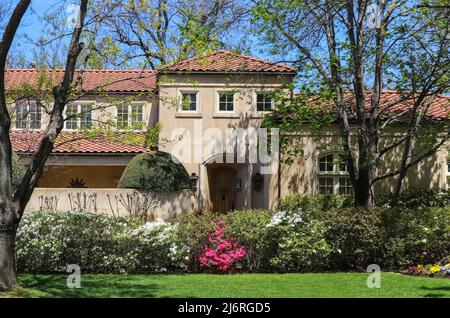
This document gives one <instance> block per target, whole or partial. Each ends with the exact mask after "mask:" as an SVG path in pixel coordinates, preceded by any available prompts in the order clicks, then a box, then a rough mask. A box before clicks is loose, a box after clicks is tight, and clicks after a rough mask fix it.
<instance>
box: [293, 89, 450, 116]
mask: <svg viewBox="0 0 450 318" xmlns="http://www.w3.org/2000/svg"><path fill="white" fill-rule="evenodd" d="M297 95H300V94H297ZM372 95H373V94H372V93H371V92H368V93H367V94H366V96H365V97H366V107H367V110H369V109H370V103H371V98H372ZM310 99H311V101H310V102H308V103H309V104H311V105H314V106H317V107H320V108H322V109H324V110H325V111H327V110H329V109H330V107H333V106H331V104H330V103H331V102H329V101H325V102H324V101H320V100H318V99H317V98H314V97H311V98H310ZM416 99H417V96H416V97H414V96H412V95H411V96H409V94H407V93H404V94H401V93H400V92H398V91H384V92H382V93H381V99H380V112H383V113H384V114H386V115H389V114H398V113H402V112H406V113H407V111H408V110H410V109H412V107H413V106H414V102H415V101H416ZM344 101H345V102H346V103H347V105H348V107H349V109H350V110H351V111H350V114H352V115H353V116H355V99H354V95H353V94H350V93H348V94H346V95H345V97H344ZM430 102H431V104H430V106H429V107H428V110H427V114H426V115H427V117H428V118H429V119H433V120H442V119H450V96H445V95H438V96H436V97H435V98H434V99H432V100H430Z"/></svg>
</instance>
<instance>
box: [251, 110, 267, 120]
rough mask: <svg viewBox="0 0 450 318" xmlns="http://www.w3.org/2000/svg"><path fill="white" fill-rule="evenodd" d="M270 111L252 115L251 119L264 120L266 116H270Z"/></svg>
mask: <svg viewBox="0 0 450 318" xmlns="http://www.w3.org/2000/svg"><path fill="white" fill-rule="evenodd" d="M269 113H270V111H267V112H257V113H252V114H251V118H255V119H262V118H264V116H265V115H267V114H269Z"/></svg>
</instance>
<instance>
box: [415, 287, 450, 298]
mask: <svg viewBox="0 0 450 318" xmlns="http://www.w3.org/2000/svg"><path fill="white" fill-rule="evenodd" d="M420 289H422V290H426V291H428V293H427V294H425V295H424V297H428V298H442V297H448V293H449V292H450V286H448V285H447V286H437V287H427V286H422V287H420ZM442 292H446V293H442Z"/></svg>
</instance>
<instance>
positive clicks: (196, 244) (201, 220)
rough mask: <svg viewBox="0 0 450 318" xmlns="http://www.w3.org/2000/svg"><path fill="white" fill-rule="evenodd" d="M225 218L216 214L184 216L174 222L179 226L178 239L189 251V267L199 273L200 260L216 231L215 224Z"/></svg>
mask: <svg viewBox="0 0 450 318" xmlns="http://www.w3.org/2000/svg"><path fill="white" fill-rule="evenodd" d="M223 219H224V216H223V215H218V214H214V213H204V214H200V215H194V214H182V215H179V216H178V217H177V218H176V219H175V220H174V221H175V223H176V224H177V231H178V238H179V240H180V242H182V243H183V244H184V245H186V246H187V247H188V249H189V263H188V267H189V268H191V269H192V270H194V271H199V270H200V266H199V262H198V258H199V256H200V255H202V253H203V248H204V246H205V245H206V244H207V243H208V235H209V234H210V233H212V232H213V231H214V228H215V227H214V223H215V222H217V221H219V220H222V221H223Z"/></svg>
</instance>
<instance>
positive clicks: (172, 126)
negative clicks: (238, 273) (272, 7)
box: [159, 74, 292, 210]
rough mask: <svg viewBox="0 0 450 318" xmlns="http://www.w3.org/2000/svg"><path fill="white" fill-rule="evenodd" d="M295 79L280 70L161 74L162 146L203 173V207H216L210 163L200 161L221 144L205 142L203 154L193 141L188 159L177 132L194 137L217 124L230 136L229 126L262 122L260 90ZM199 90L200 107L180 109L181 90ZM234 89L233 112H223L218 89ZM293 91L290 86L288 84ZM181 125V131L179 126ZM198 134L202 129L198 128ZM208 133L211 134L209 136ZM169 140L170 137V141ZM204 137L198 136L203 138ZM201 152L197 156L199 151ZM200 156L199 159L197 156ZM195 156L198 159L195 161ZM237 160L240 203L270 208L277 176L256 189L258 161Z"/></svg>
mask: <svg viewBox="0 0 450 318" xmlns="http://www.w3.org/2000/svg"><path fill="white" fill-rule="evenodd" d="M291 81H292V77H291V76H286V75H284V76H277V75H268V76H263V75H253V76H249V75H223V74H202V75H199V74H188V75H166V76H164V78H162V79H161V82H160V91H159V122H160V123H161V124H162V132H161V135H160V139H161V143H162V145H161V146H160V150H162V151H166V152H170V153H172V154H173V155H174V156H175V157H176V158H178V159H180V160H181V161H182V163H183V164H184V166H185V167H186V169H187V170H188V172H189V173H196V174H197V175H200V180H199V187H200V191H199V193H198V196H202V198H199V200H200V201H202V202H204V209H205V210H208V209H209V208H210V207H211V202H210V200H209V182H208V169H207V168H205V167H203V166H202V164H201V162H203V161H205V160H207V159H209V158H211V157H213V156H214V155H216V154H218V153H220V151H218V149H214V148H209V149H205V148H203V149H202V150H203V153H201V154H199V153H198V151H196V150H195V149H194V148H193V147H191V148H190V149H191V150H190V152H191V153H190V156H186V157H187V158H188V159H190V160H189V162H191V163H189V162H186V161H184V162H183V158H182V157H183V156H184V155H186V154H183V153H182V152H177V151H174V145H175V143H174V142H170V141H171V140H173V139H174V137H176V136H179V135H180V130H179V128H183V129H184V130H185V131H184V132H183V131H181V134H182V135H183V138H184V139H183V140H184V141H186V140H187V136H189V134H190V136H191V138H192V139H191V141H193V142H194V140H193V138H194V136H196V132H198V131H200V135H201V132H204V131H205V130H206V129H209V128H214V129H217V130H218V131H220V132H222V134H223V135H224V136H225V133H226V130H227V128H250V127H253V128H258V127H260V125H261V120H262V117H263V113H260V112H257V111H256V92H270V91H273V90H275V89H279V88H281V87H282V85H284V84H286V83H289V82H291ZM194 91H195V92H197V98H198V105H199V107H198V108H199V109H198V111H197V112H183V111H180V109H179V108H180V96H181V93H182V92H194ZM221 91H233V92H234V93H235V100H234V112H232V113H228V112H227V113H224V112H219V111H218V107H219V92H221ZM285 92H286V94H290V93H291V92H290V90H288V89H286V90H285ZM177 129H178V132H177V133H174V132H176V131H177ZM197 136H198V134H197ZM205 138H206V137H205ZM167 141H169V142H167ZM202 142H203V143H204V142H205V141H202V140H200V141H198V143H200V144H202ZM196 156H197V157H196ZM199 157H200V159H199V160H196V159H198V158H199ZM192 162H194V163H192ZM243 166H244V167H242V166H235V167H236V168H237V169H238V178H240V179H241V180H242V185H243V188H242V189H241V191H239V192H238V193H237V201H238V206H239V207H240V208H250V207H254V208H268V207H271V206H273V205H274V204H275V203H276V202H274V200H276V199H277V197H276V196H274V195H273V193H276V191H273V189H272V190H270V191H269V189H270V188H272V187H273V186H274V185H275V186H276V176H274V175H272V176H270V175H265V182H264V187H265V190H263V191H260V192H256V191H253V190H252V189H251V187H252V185H251V176H252V175H253V174H254V173H255V172H259V165H258V164H254V165H251V167H249V165H248V164H246V165H243Z"/></svg>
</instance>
